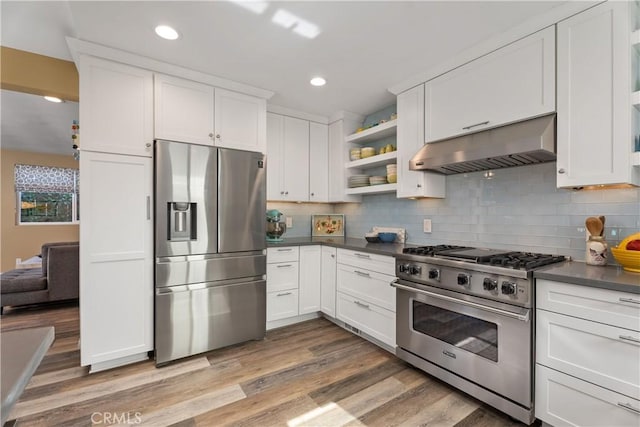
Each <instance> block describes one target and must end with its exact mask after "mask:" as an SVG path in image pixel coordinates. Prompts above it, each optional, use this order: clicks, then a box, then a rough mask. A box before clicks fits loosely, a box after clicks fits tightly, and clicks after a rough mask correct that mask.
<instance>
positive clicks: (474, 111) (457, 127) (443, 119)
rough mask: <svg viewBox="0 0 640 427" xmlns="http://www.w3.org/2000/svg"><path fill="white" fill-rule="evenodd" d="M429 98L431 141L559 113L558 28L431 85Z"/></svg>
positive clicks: (427, 118)
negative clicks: (556, 59) (556, 39)
mask: <svg viewBox="0 0 640 427" xmlns="http://www.w3.org/2000/svg"><path fill="white" fill-rule="evenodd" d="M425 96H426V106H425V137H426V141H427V142H431V141H435V140H439V139H443V138H448V137H452V136H456V135H461V134H464V133H468V132H473V131H477V130H481V129H488V128H491V127H495V126H499V125H503V124H506V123H510V122H514V121H519V120H524V119H527V118H531V117H535V116H540V115H542V114H545V113H550V112H553V111H555V29H554V28H553V27H549V28H547V29H545V30H542V31H539V32H537V33H535V34H532V35H531V36H529V37H526V38H524V39H521V40H518V41H516V42H514V43H512V44H510V45H508V46H505V47H503V48H501V49H498V50H496V51H494V52H491V53H489V54H488V55H485V56H483V57H481V58H479V59H476V60H475V61H472V62H470V63H468V64H465V65H463V66H461V67H459V68H457V69H455V70H453V71H450V72H448V73H445V74H443V75H442V76H439V77H436V78H435V79H433V80H430V81H428V82H427V83H426V94H425ZM398 117H400V115H398Z"/></svg>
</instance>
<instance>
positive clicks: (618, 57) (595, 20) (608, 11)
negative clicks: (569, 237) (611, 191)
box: [557, 1, 632, 187]
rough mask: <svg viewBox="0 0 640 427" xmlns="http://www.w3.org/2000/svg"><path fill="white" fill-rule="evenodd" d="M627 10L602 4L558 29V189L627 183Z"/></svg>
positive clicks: (625, 4)
mask: <svg viewBox="0 0 640 427" xmlns="http://www.w3.org/2000/svg"><path fill="white" fill-rule="evenodd" d="M628 7H629V2H615V1H611V2H606V3H602V4H599V5H598V6H595V7H593V8H591V9H589V10H587V11H585V12H582V13H580V14H578V15H575V16H573V17H571V18H569V19H567V20H565V21H562V22H560V23H558V121H557V122H558V134H557V141H558V142H557V144H558V161H557V172H558V175H557V177H558V181H557V182H558V187H576V186H584V185H598V184H618V183H626V182H629V180H630V179H631V173H632V167H631V166H630V160H629V159H630V155H631V141H632V137H631V135H630V129H631V124H630V111H631V107H630V105H629V104H630V101H629V96H630V90H631V88H630V85H629V82H630V81H631V76H630V69H631V64H630V49H631V48H630V46H629V37H630V36H629V34H630V28H629V22H628V21H629V19H628Z"/></svg>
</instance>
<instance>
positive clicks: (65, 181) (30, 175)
mask: <svg viewBox="0 0 640 427" xmlns="http://www.w3.org/2000/svg"><path fill="white" fill-rule="evenodd" d="M15 185H16V191H32V192H38V193H74V192H76V191H77V187H78V170H77V169H70V168H55V167H50V166H36V165H15Z"/></svg>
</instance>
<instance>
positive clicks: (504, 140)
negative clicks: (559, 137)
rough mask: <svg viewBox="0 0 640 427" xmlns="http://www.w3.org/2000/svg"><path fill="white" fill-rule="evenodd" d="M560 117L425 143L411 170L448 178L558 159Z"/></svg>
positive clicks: (528, 121)
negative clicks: (557, 123) (453, 175)
mask: <svg viewBox="0 0 640 427" xmlns="http://www.w3.org/2000/svg"><path fill="white" fill-rule="evenodd" d="M555 148H556V115H555V113H554V114H550V115H547V116H543V117H538V118H535V119H531V120H525V121H522V122H517V123H512V124H510V125H505V126H502V127H498V128H495V129H489V130H485V131H480V132H477V133H474V134H470V135H464V136H460V137H456V138H450V139H443V140H441V141H436V142H431V143H428V144H425V145H424V147H422V148H421V149H420V151H418V152H417V153H416V155H415V156H413V158H412V159H411V161H410V162H409V169H411V170H430V171H435V172H440V173H443V174H445V175H452V174H456V173H465V172H476V171H483V170H489V169H499V168H510V167H513V166H522V165H531V164H535V163H544V162H550V161H553V160H555V159H556V151H555Z"/></svg>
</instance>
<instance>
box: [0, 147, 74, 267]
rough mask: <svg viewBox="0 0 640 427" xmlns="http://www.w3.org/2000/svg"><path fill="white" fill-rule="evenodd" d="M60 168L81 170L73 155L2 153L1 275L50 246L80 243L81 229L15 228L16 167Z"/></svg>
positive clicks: (0, 162)
mask: <svg viewBox="0 0 640 427" xmlns="http://www.w3.org/2000/svg"><path fill="white" fill-rule="evenodd" d="M17 163H20V164H26V165H43V166H58V167H65V168H74V169H78V162H77V161H75V160H74V159H73V157H72V156H71V155H66V156H62V155H55V154H44V153H30V152H26V151H14V150H0V177H1V187H0V188H1V193H0V198H1V201H2V206H1V208H0V227H1V228H0V233H1V236H2V239H1V243H0V271H3V272H4V271H7V270H11V269H13V268H15V263H16V258H22V259H23V260H24V259H27V258H31V257H32V256H34V255H36V254H39V253H40V247H41V246H42V244H43V243H47V242H63V241H64V242H69V241H78V239H79V227H78V225H77V224H76V225H16V202H17V200H16V193H15V187H14V176H13V173H14V171H13V167H14V165H15V164H17Z"/></svg>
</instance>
